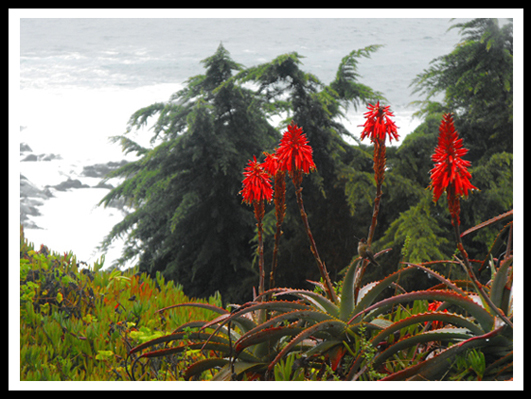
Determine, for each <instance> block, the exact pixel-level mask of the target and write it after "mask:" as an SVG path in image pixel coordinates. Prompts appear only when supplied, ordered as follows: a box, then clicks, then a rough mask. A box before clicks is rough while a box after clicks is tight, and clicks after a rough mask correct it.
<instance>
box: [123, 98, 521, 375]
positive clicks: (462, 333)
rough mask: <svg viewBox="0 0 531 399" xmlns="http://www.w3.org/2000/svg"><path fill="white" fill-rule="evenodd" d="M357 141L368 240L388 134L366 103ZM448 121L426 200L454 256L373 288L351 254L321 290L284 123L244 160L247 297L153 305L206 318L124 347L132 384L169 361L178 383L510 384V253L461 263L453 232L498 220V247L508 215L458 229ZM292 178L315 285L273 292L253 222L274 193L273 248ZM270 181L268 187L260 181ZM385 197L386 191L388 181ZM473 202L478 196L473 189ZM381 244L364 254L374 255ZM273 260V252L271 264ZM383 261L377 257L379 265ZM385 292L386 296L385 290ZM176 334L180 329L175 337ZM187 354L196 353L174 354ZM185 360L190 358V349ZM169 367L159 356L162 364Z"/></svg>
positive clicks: (387, 115) (295, 154) (292, 130)
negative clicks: (440, 268) (249, 266)
mask: <svg viewBox="0 0 531 399" xmlns="http://www.w3.org/2000/svg"><path fill="white" fill-rule="evenodd" d="M368 109H369V112H367V113H365V117H366V118H367V122H366V123H365V125H364V130H363V132H362V139H363V138H365V137H369V138H370V140H371V143H372V144H373V145H374V157H373V162H374V172H375V176H374V179H375V183H376V195H375V201H374V210H373V215H372V222H371V225H370V226H369V228H368V240H367V241H368V244H369V245H370V243H371V239H372V236H373V234H374V231H375V229H376V226H377V219H378V213H379V210H380V208H379V204H380V202H379V200H380V197H381V196H382V195H383V192H382V184H383V180H384V175H385V153H386V151H385V146H386V138H387V137H389V139H390V140H391V139H396V140H397V139H398V135H397V133H396V125H395V124H394V122H393V121H392V119H391V117H392V113H391V112H390V111H389V107H388V106H387V107H383V106H381V105H380V104H379V103H377V104H376V105H372V104H369V106H368ZM457 137H458V135H457V132H456V131H455V129H454V127H453V123H452V117H451V115H449V114H446V115H444V117H443V120H442V121H441V126H440V137H439V145H438V146H437V147H436V148H435V153H434V155H433V157H432V159H433V161H434V162H435V166H434V168H433V169H432V173H431V178H432V182H431V185H430V187H429V188H431V189H432V190H434V201H437V200H438V199H439V197H440V195H441V193H442V192H444V191H446V192H447V196H448V198H447V199H448V206H449V210H450V215H451V218H452V225H453V227H454V231H455V240H456V247H457V252H456V254H455V255H454V258H453V259H441V260H440V261H435V262H434V261H431V262H425V263H409V262H402V266H401V267H400V268H399V269H398V270H397V271H395V272H393V273H391V274H389V275H388V276H387V277H385V278H383V279H382V280H379V281H373V282H370V283H368V284H365V285H362V277H363V274H364V271H365V269H366V267H367V264H368V260H366V259H361V258H360V257H359V256H358V257H355V258H354V259H352V262H351V263H350V265H349V266H348V267H347V269H346V272H345V275H344V277H343V279H342V280H341V281H338V282H335V283H333V282H332V281H331V280H330V277H329V275H328V271H327V267H326V265H325V263H324V262H323V261H322V259H321V258H320V256H319V252H318V243H316V242H315V240H314V237H313V235H312V231H311V228H310V224H309V221H308V216H307V214H306V211H305V208H304V202H303V197H302V191H303V190H302V189H303V178H304V175H306V174H308V173H310V172H311V171H312V170H315V169H318V167H319V165H315V164H314V160H313V157H312V152H313V151H312V147H311V143H309V142H308V140H307V138H306V136H305V134H304V127H302V126H298V125H297V124H296V123H295V122H292V123H291V124H289V125H288V126H287V130H286V131H285V132H284V134H283V136H282V138H281V140H280V144H279V146H278V148H277V149H276V151H275V152H274V153H273V154H268V153H264V161H263V162H262V163H260V162H258V161H257V159H256V157H255V158H253V160H251V161H249V165H248V166H247V167H246V168H245V171H244V177H245V178H244V179H243V188H242V191H241V194H242V197H243V202H246V203H248V204H250V205H253V206H254V211H255V216H256V220H257V234H258V237H259V246H258V249H257V250H258V251H259V252H260V256H259V269H260V273H259V279H260V281H259V282H258V292H257V293H256V294H255V297H254V299H253V300H252V301H250V302H247V303H242V304H232V305H230V306H229V307H228V308H227V309H224V308H221V307H219V306H213V305H208V304H198V303H177V304H174V305H170V306H168V307H166V308H164V309H160V311H159V313H160V314H161V316H162V315H164V314H167V313H168V312H170V311H173V310H175V309H179V308H183V307H192V308H195V307H198V308H205V309H209V310H211V311H213V312H216V313H217V314H218V316H217V317H215V318H213V319H211V320H209V321H206V320H191V321H188V322H187V323H184V324H183V325H182V326H181V327H179V328H177V329H176V330H175V331H174V332H173V333H172V334H168V335H165V336H161V337H157V338H155V339H153V340H151V341H147V342H145V343H142V344H141V345H138V346H136V347H134V348H131V350H130V351H129V354H128V361H129V362H130V368H129V369H128V370H129V373H130V375H131V377H132V378H133V379H137V378H141V377H142V376H143V375H145V373H146V370H150V367H151V366H150V364H151V363H152V362H153V361H155V359H156V361H157V362H160V361H161V360H163V361H164V359H171V362H177V363H179V362H184V363H186V364H189V366H188V367H187V368H186V370H185V371H184V373H183V374H181V375H180V377H182V378H184V379H186V380H197V379H200V380H201V379H212V380H299V381H300V380H303V381H309V380H347V381H356V380H385V381H388V380H410V381H411V380H439V379H449V380H469V379H474V380H507V379H511V378H512V337H513V332H512V329H513V325H512V276H513V274H512V251H511V237H512V235H511V234H509V239H508V241H507V244H506V245H507V249H506V251H504V253H503V254H502V255H501V256H500V257H498V258H493V257H492V256H491V255H492V252H491V251H489V253H488V254H485V258H484V260H483V261H475V260H471V259H468V255H467V252H466V250H465V248H464V245H463V243H462V241H461V237H463V236H465V235H468V234H473V233H475V232H476V231H478V230H480V229H482V228H484V227H486V226H489V225H492V224H494V223H496V222H499V221H504V222H506V224H505V226H504V227H503V228H502V229H501V231H500V233H499V235H498V237H497V239H496V240H495V242H494V244H493V248H494V247H495V246H499V245H500V243H501V242H503V240H504V238H503V237H504V235H505V234H506V233H507V232H509V233H510V232H511V231H512V211H509V212H507V213H505V214H502V215H494V217H493V218H492V219H490V220H488V221H485V222H483V223H481V224H480V225H478V226H476V227H473V228H471V229H468V230H467V231H465V232H464V233H462V234H461V233H460V231H459V211H460V208H459V201H460V199H461V197H462V196H463V195H466V194H467V193H468V191H469V190H472V189H476V187H474V186H473V185H472V184H471V182H470V179H471V177H472V176H471V174H470V173H469V172H468V169H467V168H468V167H469V166H470V163H469V162H467V161H465V160H464V159H463V158H462V157H463V156H464V155H466V152H467V150H466V148H464V147H463V140H462V139H458V138H457ZM287 178H289V179H290V180H292V182H293V185H294V188H295V195H296V196H297V204H298V206H299V211H300V216H301V218H302V220H303V226H304V228H305V230H306V234H307V237H308V241H309V244H310V251H311V253H312V255H313V257H314V258H315V261H316V265H317V267H318V269H319V272H320V275H321V280H320V282H316V283H315V289H314V290H313V291H309V290H304V289H295V288H289V287H275V286H274V281H275V278H274V273H275V270H278V267H282V265H276V264H275V263H274V262H275V261H274V262H273V265H272V267H271V269H270V278H269V282H270V283H269V287H268V289H265V272H264V271H265V265H264V263H263V254H262V253H261V251H262V250H263V246H262V234H261V229H262V226H261V221H262V218H263V209H264V206H265V203H266V202H270V201H271V199H272V198H274V199H275V200H274V205H275V215H276V217H277V224H276V226H277V234H275V248H274V253H276V251H277V250H278V241H279V240H280V239H281V235H282V221H283V218H284V216H285V211H286V209H285V204H284V199H285V196H286V185H285V179H287ZM272 181H273V183H272ZM387 189H388V190H392V186H388V188H387ZM476 195H481V193H477V194H476ZM390 250H391V249H390V248H388V249H384V250H382V251H379V252H377V253H376V254H375V256H376V257H380V256H382V255H383V254H385V253H387V252H388V251H390ZM273 259H275V257H273ZM382 262H385V257H383V258H382V260H380V261H379V263H382ZM472 262H480V263H481V268H483V267H484V266H485V265H487V264H488V265H489V266H490V270H491V279H490V280H489V281H488V283H486V284H481V283H480V282H479V280H478V278H477V276H476V275H475V271H474V270H473V268H472V266H471V263H472ZM437 263H447V264H454V265H458V266H459V267H462V268H463V269H464V270H465V271H466V273H467V276H468V279H466V280H453V279H451V278H450V277H446V276H444V275H442V274H440V273H437V272H435V271H434V270H432V269H431V268H430V266H432V265H434V264H437ZM415 273H427V274H429V275H430V276H431V277H432V278H433V281H435V282H436V283H435V284H434V285H433V286H432V287H430V288H429V289H424V290H418V291H412V292H407V291H405V290H404V289H403V288H402V287H400V284H399V282H400V278H403V277H405V276H406V275H410V274H413V275H414V274H415ZM389 288H392V290H391V291H394V293H392V294H389V292H390V291H389ZM184 331H186V334H185V333H184ZM190 348H193V349H195V350H198V351H200V353H201V355H202V356H201V358H200V359H199V360H197V359H191V358H190V357H189V356H188V355H186V353H187V351H188V350H189V349H190ZM194 353H197V352H194ZM165 361H170V360H165Z"/></svg>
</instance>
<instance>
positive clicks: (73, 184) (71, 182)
mask: <svg viewBox="0 0 531 399" xmlns="http://www.w3.org/2000/svg"><path fill="white" fill-rule="evenodd" d="M89 187H90V186H88V185H86V184H83V183H81V182H80V181H79V180H77V179H71V178H70V177H69V178H68V179H67V180H65V181H64V182H62V183H59V184H57V185H56V186H50V188H54V189H56V190H57V191H66V190H69V189H71V188H89Z"/></svg>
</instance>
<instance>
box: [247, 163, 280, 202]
mask: <svg viewBox="0 0 531 399" xmlns="http://www.w3.org/2000/svg"><path fill="white" fill-rule="evenodd" d="M243 175H244V176H245V178H244V179H243V189H242V190H241V191H240V193H241V194H242V197H243V201H244V202H247V203H248V204H252V203H255V202H261V201H264V200H266V201H268V202H270V201H271V199H272V197H273V188H272V187H271V181H270V177H269V174H268V173H267V172H266V171H265V170H264V168H263V166H262V165H261V164H260V163H259V162H257V161H256V157H254V160H252V161H249V164H248V166H247V167H246V168H245V172H243Z"/></svg>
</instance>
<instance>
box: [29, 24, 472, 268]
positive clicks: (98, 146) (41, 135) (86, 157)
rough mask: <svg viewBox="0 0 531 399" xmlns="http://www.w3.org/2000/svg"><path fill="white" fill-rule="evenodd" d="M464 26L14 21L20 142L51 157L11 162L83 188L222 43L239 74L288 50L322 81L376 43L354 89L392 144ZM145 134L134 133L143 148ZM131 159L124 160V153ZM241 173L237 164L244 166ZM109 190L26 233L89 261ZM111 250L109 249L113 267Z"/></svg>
mask: <svg viewBox="0 0 531 399" xmlns="http://www.w3.org/2000/svg"><path fill="white" fill-rule="evenodd" d="M464 20H467V19H457V20H455V21H453V22H450V21H449V19H447V18H444V19H442V18H441V19H438V18H426V19H424V18H411V19H389V18H386V19H346V18H344V19H341V18H340V19H296V18H294V19H284V18H283V19H265V18H264V19H245V18H239V19H230V18H229V19H202V18H196V19H192V18H183V19H179V18H173V19H161V18H156V19H142V18H139V19H138V18H137V19H134V18H125V19H123V18H120V19H113V18H87V19H83V18H80V19H79V18H76V19H73V18H61V19H52V18H27V19H26V18H23V19H21V21H20V97H19V99H20V100H19V101H20V104H19V106H20V125H21V130H20V134H19V140H20V141H21V142H23V143H26V144H28V145H29V146H30V147H31V148H32V150H33V152H34V153H35V154H43V153H45V154H49V153H53V154H58V155H60V157H61V159H58V160H52V161H49V162H20V163H19V165H18V166H19V168H20V173H21V174H22V175H24V176H25V177H27V178H28V179H29V180H30V181H32V182H33V183H34V184H35V185H37V186H39V187H45V186H47V185H55V184H58V183H60V182H62V181H65V180H66V179H67V178H73V179H79V180H81V181H82V182H83V183H85V184H88V185H90V186H94V185H95V184H97V181H94V180H95V179H91V178H86V177H83V176H82V175H81V170H82V168H83V166H85V165H92V164H96V163H105V162H109V161H120V160H122V159H125V158H126V157H125V155H124V154H122V152H121V148H120V147H119V145H118V144H111V143H110V141H109V137H110V136H113V135H119V134H122V133H124V132H125V129H126V126H127V121H128V119H129V117H130V116H131V114H132V113H133V112H135V111H136V110H138V109H139V108H141V107H144V106H147V105H150V104H152V103H154V102H158V101H166V100H168V99H169V97H170V95H171V94H172V93H174V92H176V91H178V90H179V89H180V88H182V87H183V84H184V82H185V81H186V79H187V78H189V77H191V76H194V75H198V74H202V73H203V72H204V69H203V67H202V64H201V63H200V61H201V60H203V59H205V58H207V57H209V56H211V55H212V54H213V53H214V52H215V51H216V49H217V47H218V45H219V44H220V43H223V46H224V47H225V48H226V49H227V50H228V51H229V52H230V54H231V57H232V58H233V60H235V61H236V62H238V63H241V64H243V65H244V66H246V67H250V66H254V65H257V64H260V63H263V62H268V61H270V60H272V59H273V58H275V57H277V56H278V55H281V54H284V53H287V52H292V51H296V52H298V53H299V54H300V55H302V56H304V57H305V58H304V59H303V65H302V69H304V70H305V71H307V72H310V73H313V74H315V75H316V76H317V77H318V78H319V79H320V80H321V81H322V82H323V83H325V84H328V83H330V82H331V81H332V80H333V78H334V75H335V73H336V69H337V66H338V64H339V62H340V61H341V59H342V58H343V57H344V56H345V55H347V54H348V53H349V52H351V51H352V50H355V49H360V48H363V47H365V46H368V45H372V44H382V45H384V47H383V48H380V49H379V50H378V51H376V52H375V53H373V54H372V56H371V58H369V59H366V58H362V59H360V64H359V73H360V78H359V80H360V82H362V83H363V84H366V85H368V86H370V87H372V88H373V89H375V90H378V91H380V92H382V93H383V94H384V95H385V96H386V98H387V99H388V100H389V103H388V105H390V106H391V110H392V111H393V112H394V114H395V122H396V123H397V125H398V126H399V128H400V129H399V134H400V136H401V138H403V137H405V136H406V135H407V134H408V133H410V132H411V131H412V130H413V129H414V128H415V127H416V126H417V125H418V124H419V121H418V120H413V119H412V118H411V115H412V114H413V113H414V112H415V111H416V109H415V108H414V107H412V106H410V105H409V103H410V102H411V101H414V100H418V99H420V98H417V97H415V96H413V95H412V94H411V89H410V88H409V85H410V83H411V81H412V79H413V78H414V77H415V76H416V74H418V73H420V72H422V70H423V69H425V68H428V67H429V63H430V61H432V60H433V59H435V58H436V57H439V56H442V55H444V54H448V53H449V52H451V51H452V49H453V48H454V46H455V45H456V44H457V43H458V42H459V34H458V31H457V30H451V31H447V29H448V28H449V27H450V26H451V24H452V23H457V22H463V21H464ZM363 112H365V109H364V108H363V109H359V110H357V111H354V110H353V109H352V108H351V109H350V111H349V113H348V114H347V118H346V119H345V120H343V123H344V124H345V125H346V126H347V127H348V128H349V129H350V131H351V132H352V133H354V134H359V132H360V131H361V129H360V128H359V127H358V125H360V124H362V123H363ZM150 137H151V135H150V132H149V129H148V128H146V129H144V130H142V131H140V132H139V133H138V134H137V135H136V136H133V138H135V139H138V140H139V141H141V142H142V143H145V144H147V142H148V141H149V138H150ZM130 159H132V158H131V157H130ZM242 167H243V166H242ZM107 192H108V191H107V190H106V189H102V188H80V189H73V190H69V191H66V192H55V193H54V194H55V196H54V197H53V198H50V199H48V200H46V201H44V203H43V205H42V206H41V207H40V208H39V210H40V212H41V216H36V217H32V218H31V220H32V221H33V222H34V223H35V224H36V225H37V226H39V227H40V229H29V228H27V229H25V233H26V237H27V238H28V239H29V240H30V241H32V242H34V244H35V245H36V246H37V247H38V246H39V245H40V244H46V245H48V246H49V247H50V248H52V249H54V250H56V251H61V252H62V251H70V250H72V251H73V252H74V253H75V254H77V255H78V259H79V260H83V261H86V262H88V263H89V264H90V263H92V262H93V261H94V260H96V259H98V258H99V257H100V256H101V255H102V253H101V251H100V250H99V249H98V245H99V244H100V242H101V240H102V239H103V237H104V236H105V235H106V234H107V233H108V232H109V231H110V229H111V228H112V226H113V225H114V224H116V223H118V222H119V221H120V220H121V219H122V217H123V214H122V213H121V212H120V210H117V209H114V208H108V209H105V208H102V207H98V206H97V203H98V202H99V201H100V200H101V198H103V196H104V195H105V194H106V193H107ZM120 246H121V243H120V242H117V243H116V245H115V246H114V247H113V248H112V249H111V250H110V251H109V252H108V253H107V254H105V255H106V261H105V265H107V266H108V265H110V264H112V262H113V260H114V259H116V257H117V256H118V254H119V251H120Z"/></svg>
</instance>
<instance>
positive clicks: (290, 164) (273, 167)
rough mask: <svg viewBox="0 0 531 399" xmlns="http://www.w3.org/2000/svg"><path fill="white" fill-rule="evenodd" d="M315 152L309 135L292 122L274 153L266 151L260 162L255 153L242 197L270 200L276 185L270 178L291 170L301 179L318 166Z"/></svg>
mask: <svg viewBox="0 0 531 399" xmlns="http://www.w3.org/2000/svg"><path fill="white" fill-rule="evenodd" d="M312 153H313V150H312V147H310V145H309V144H308V139H307V138H306V135H305V134H304V133H303V132H302V129H301V128H299V127H298V126H297V125H296V124H295V123H293V122H292V123H291V125H289V126H288V130H287V131H286V132H284V135H283V136H282V139H281V140H280V146H279V147H278V148H277V150H276V152H275V153H273V154H267V153H265V154H266V159H265V161H264V162H263V163H262V164H260V163H259V162H257V160H256V157H254V160H252V161H249V164H248V166H247V167H246V168H245V172H244V173H243V174H244V176H245V179H243V189H242V190H241V191H240V193H241V194H242V196H243V201H244V202H247V203H248V204H251V203H253V202H260V201H263V200H266V201H268V202H269V201H271V199H272V196H273V189H272V187H271V181H270V178H271V177H274V176H276V175H277V172H289V173H290V176H292V177H295V175H297V176H298V179H302V173H309V172H310V171H311V170H313V169H315V164H314V162H313V157H312ZM299 175H300V176H299Z"/></svg>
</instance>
